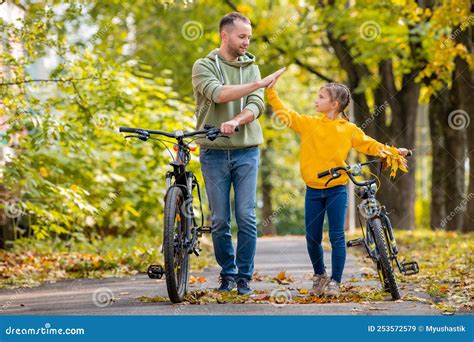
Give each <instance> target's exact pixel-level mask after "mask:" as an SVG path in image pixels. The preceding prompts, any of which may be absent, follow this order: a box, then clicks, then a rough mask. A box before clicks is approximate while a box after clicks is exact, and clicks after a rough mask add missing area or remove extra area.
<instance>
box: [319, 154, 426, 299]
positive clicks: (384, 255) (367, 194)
mask: <svg viewBox="0 0 474 342" xmlns="http://www.w3.org/2000/svg"><path fill="white" fill-rule="evenodd" d="M408 155H412V152H411V151H410V153H409V154H408ZM380 162H381V160H380V159H374V160H371V161H368V162H366V163H358V164H353V165H349V166H345V167H344V166H340V167H335V168H331V169H329V170H327V171H324V172H321V173H319V174H318V175H317V176H318V178H323V177H326V176H329V175H330V176H331V178H329V179H328V180H327V182H326V184H325V185H326V186H327V185H328V184H329V183H330V182H331V181H333V180H334V179H337V178H339V177H341V176H342V174H341V173H340V171H343V172H345V173H346V174H347V175H348V177H349V179H350V180H351V181H352V183H354V184H355V185H356V186H357V187H356V188H355V194H356V196H357V197H359V198H361V199H362V202H361V204H360V205H359V211H358V212H357V216H358V219H359V223H360V226H361V230H362V235H363V237H362V238H359V239H354V240H350V241H348V242H347V247H355V246H360V245H364V247H365V249H366V251H367V253H368V256H369V257H370V258H371V259H372V260H373V261H374V264H375V266H376V268H377V272H378V275H379V279H380V282H381V284H382V288H383V290H384V291H387V292H388V291H389V292H390V294H391V295H392V298H393V299H394V300H397V299H400V297H401V296H400V289H399V288H398V284H397V279H396V277H395V272H394V268H395V267H394V264H396V266H397V267H398V269H399V271H400V273H403V274H404V275H413V274H417V273H418V272H419V270H420V269H419V266H418V263H417V262H416V261H409V262H407V261H402V262H399V261H398V258H397V254H398V247H397V242H396V240H395V235H394V233H393V229H392V224H391V222H390V219H389V217H388V215H389V213H388V212H387V209H386V207H385V206H384V205H381V204H380V203H379V202H378V201H377V199H376V197H375V194H376V193H377V190H378V187H377V184H376V179H369V180H364V181H361V182H359V181H357V180H356V179H355V177H357V176H359V175H360V174H361V171H362V167H363V166H368V165H371V164H375V163H380ZM361 211H362V212H363V213H364V214H365V215H364V216H365V225H364V224H363V222H362V219H361Z"/></svg>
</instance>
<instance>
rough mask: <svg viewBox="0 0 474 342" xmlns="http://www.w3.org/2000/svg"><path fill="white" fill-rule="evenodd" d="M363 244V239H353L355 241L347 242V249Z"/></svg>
mask: <svg viewBox="0 0 474 342" xmlns="http://www.w3.org/2000/svg"><path fill="white" fill-rule="evenodd" d="M363 243H364V239H363V238H359V239H355V240H349V241H347V247H355V246H360V245H362V244H363Z"/></svg>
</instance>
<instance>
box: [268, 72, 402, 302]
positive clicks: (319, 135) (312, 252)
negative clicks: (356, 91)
mask: <svg viewBox="0 0 474 342" xmlns="http://www.w3.org/2000/svg"><path fill="white" fill-rule="evenodd" d="M275 83H276V80H275V81H273V82H272V83H271V84H270V85H269V86H268V87H267V97H268V101H269V103H270V105H271V106H272V108H273V110H274V112H275V115H276V116H277V117H278V118H279V119H280V120H282V121H283V122H285V124H286V125H287V126H288V127H290V128H291V129H292V130H294V131H295V132H297V133H298V134H300V136H301V156H300V169H301V174H302V177H303V179H304V181H305V183H306V196H305V226H306V242H307V248H308V253H309V256H310V259H311V263H312V264H313V269H314V276H313V289H312V291H311V293H313V294H321V293H325V294H326V295H328V296H338V295H339V292H340V283H341V278H342V273H343V270H344V264H345V260H346V241H345V237H344V221H345V215H346V209H347V190H346V184H347V182H348V176H347V175H345V174H343V175H342V176H341V177H339V178H337V179H335V180H334V181H332V182H331V183H330V184H329V185H328V186H327V187H326V186H325V185H324V184H325V183H326V181H327V180H328V179H329V177H330V176H327V177H324V178H322V179H318V178H317V174H318V173H320V172H322V171H326V170H328V169H330V168H332V167H336V166H344V165H346V164H345V159H346V158H347V155H348V154H349V151H350V150H351V148H355V149H356V150H357V151H359V152H362V153H365V154H368V155H372V156H378V157H385V156H386V155H387V151H386V150H385V145H384V144H381V143H379V142H377V141H376V140H374V139H372V138H371V137H369V136H367V135H365V134H364V132H363V131H362V130H361V129H360V128H359V127H357V126H356V125H355V124H353V123H352V122H349V120H348V118H347V116H346V115H345V113H344V109H345V108H346V107H347V106H348V105H349V102H350V98H351V95H350V91H349V89H348V88H347V87H346V86H345V85H343V84H339V83H328V84H326V85H324V86H323V87H322V88H321V89H320V91H319V95H318V98H317V99H316V101H315V107H316V111H317V112H320V113H322V114H324V115H322V117H317V116H311V115H300V114H298V113H296V112H294V111H291V110H289V109H287V108H286V107H285V105H284V104H283V103H282V102H281V101H280V99H279V98H278V95H277V92H276V91H275V90H274V89H273V86H274V84H275ZM397 151H398V154H399V155H401V156H406V155H407V154H408V150H407V149H405V148H399V149H398V150H397ZM326 212H327V215H328V220H329V239H330V241H331V247H332V253H331V260H332V274H331V278H329V276H328V275H327V273H326V268H325V266H324V259H323V248H322V246H321V241H322V236H323V221H324V214H325V213H326Z"/></svg>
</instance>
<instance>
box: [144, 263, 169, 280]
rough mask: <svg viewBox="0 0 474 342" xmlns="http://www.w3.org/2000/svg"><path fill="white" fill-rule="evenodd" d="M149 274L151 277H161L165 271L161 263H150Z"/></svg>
mask: <svg viewBox="0 0 474 342" xmlns="http://www.w3.org/2000/svg"><path fill="white" fill-rule="evenodd" d="M147 274H148V277H149V278H150V279H161V278H162V277H163V274H165V271H164V270H163V267H162V266H161V265H150V266H148V270H147Z"/></svg>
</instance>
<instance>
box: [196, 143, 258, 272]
mask: <svg viewBox="0 0 474 342" xmlns="http://www.w3.org/2000/svg"><path fill="white" fill-rule="evenodd" d="M259 160H260V150H259V149H258V147H249V148H243V149H235V150H229V149H227V150H218V149H208V148H201V152H200V161H201V169H202V174H203V176H204V183H205V185H206V192H207V197H208V199H209V207H210V210H211V214H212V216H211V220H212V241H213V244H214V254H215V257H216V260H217V263H218V264H219V266H220V267H221V268H222V270H221V275H222V276H233V277H241V278H247V279H251V278H252V274H253V269H254V257H255V250H256V247H257V218H256V213H255V208H256V202H257V198H256V197H257V196H256V193H257V175H258V165H259ZM231 184H232V185H233V188H234V201H235V219H236V221H237V227H238V232H237V251H236V252H234V246H233V244H232V234H231V230H230V223H231V217H232V216H231V215H232V212H231V205H230V187H231Z"/></svg>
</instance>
